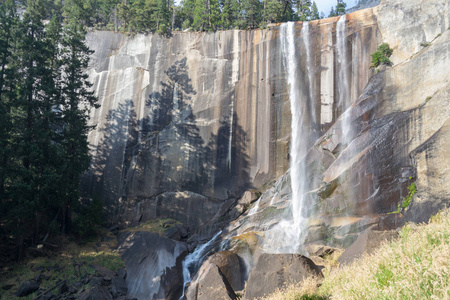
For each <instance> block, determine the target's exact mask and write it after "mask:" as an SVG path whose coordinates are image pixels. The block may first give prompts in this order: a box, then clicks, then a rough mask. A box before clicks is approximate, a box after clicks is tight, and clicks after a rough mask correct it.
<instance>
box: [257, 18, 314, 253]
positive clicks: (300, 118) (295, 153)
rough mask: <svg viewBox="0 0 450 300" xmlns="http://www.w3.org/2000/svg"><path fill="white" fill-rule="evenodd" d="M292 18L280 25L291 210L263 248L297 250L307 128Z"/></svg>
mask: <svg viewBox="0 0 450 300" xmlns="http://www.w3.org/2000/svg"><path fill="white" fill-rule="evenodd" d="M294 25H295V24H294V23H293V22H288V23H285V24H282V25H281V26H280V42H281V50H282V52H283V56H284V66H285V68H286V71H287V79H288V80H287V81H288V86H289V100H290V106H291V114H292V121H291V145H290V177H291V189H292V201H291V211H292V218H291V219H288V220H283V221H281V222H279V223H278V225H277V226H275V227H274V228H273V229H271V230H270V231H269V232H267V236H268V239H267V240H270V241H271V243H270V244H271V245H269V246H268V248H266V249H265V251H266V252H274V253H283V252H284V253H286V252H287V253H301V252H303V249H302V246H303V242H304V238H305V232H306V230H305V228H306V218H305V217H304V212H303V210H304V197H303V195H304V193H305V179H306V169H305V165H304V164H303V163H302V159H303V158H304V157H305V155H306V153H307V149H308V136H309V134H310V132H309V131H308V128H310V126H307V125H308V124H306V121H305V120H307V118H305V114H306V107H307V103H306V101H307V99H306V97H302V93H301V91H300V88H299V83H300V80H298V72H297V70H298V68H299V66H298V64H297V61H300V60H299V59H298V56H299V55H300V54H299V53H296V51H295V27H294Z"/></svg>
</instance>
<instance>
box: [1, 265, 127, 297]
mask: <svg viewBox="0 0 450 300" xmlns="http://www.w3.org/2000/svg"><path fill="white" fill-rule="evenodd" d="M92 267H93V268H94V269H95V272H94V273H93V274H88V273H86V274H84V276H83V277H82V279H81V280H79V281H77V280H76V281H73V280H58V281H57V282H56V284H55V285H52V286H51V287H50V288H42V286H45V285H44V283H45V282H46V280H48V279H49V278H50V277H51V276H49V275H48V272H47V270H46V269H43V270H42V271H41V273H40V274H39V275H37V276H36V279H35V280H31V281H26V282H24V283H22V284H21V285H20V287H19V289H18V290H17V292H16V294H15V295H16V296H17V297H25V296H28V295H30V294H32V293H34V292H37V293H36V294H35V296H34V298H33V299H37V300H51V299H85V300H109V299H111V300H112V299H122V300H132V299H135V298H133V297H129V296H128V295H127V294H128V288H127V284H126V281H125V278H126V276H127V272H126V270H124V269H119V270H118V271H117V272H114V271H111V270H109V269H106V268H104V267H101V266H98V265H92ZM3 289H5V286H3Z"/></svg>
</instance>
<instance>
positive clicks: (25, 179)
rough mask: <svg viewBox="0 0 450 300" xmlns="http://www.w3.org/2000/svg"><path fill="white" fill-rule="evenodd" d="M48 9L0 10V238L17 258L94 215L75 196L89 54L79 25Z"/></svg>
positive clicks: (85, 161)
mask: <svg viewBox="0 0 450 300" xmlns="http://www.w3.org/2000/svg"><path fill="white" fill-rule="evenodd" d="M48 5H49V3H47V2H46V1H43V0H30V1H28V2H27V5H26V10H25V11H24V12H23V13H20V14H19V13H18V11H17V7H16V5H15V3H14V2H13V1H12V0H7V1H4V2H2V3H1V6H0V161H1V163H0V238H1V244H2V246H4V247H7V246H8V245H10V244H11V243H16V246H14V248H15V249H17V252H16V255H17V259H19V260H20V259H21V258H22V257H23V254H24V248H25V247H26V246H30V245H36V244H38V243H45V241H46V240H47V238H48V236H49V235H51V234H53V233H60V232H63V233H73V232H78V233H79V234H83V233H84V232H85V231H86V228H89V227H91V226H93V225H94V223H98V217H99V216H100V212H101V203H98V201H97V202H96V203H87V204H86V205H81V203H80V202H79V194H78V187H79V180H80V175H81V174H82V173H83V172H85V171H86V170H87V169H88V167H89V162H90V159H89V146H88V143H87V134H88V132H89V130H90V128H89V126H88V125H87V120H88V113H89V111H90V109H91V108H92V107H95V106H96V98H95V97H94V96H93V93H92V92H91V90H90V83H89V82H88V78H87V75H86V74H85V73H84V72H85V69H86V68H87V66H88V62H89V54H90V53H91V52H90V50H89V49H88V48H87V46H86V45H85V43H84V36H85V32H84V28H83V25H82V24H80V23H78V22H76V21H75V20H73V19H70V18H66V19H64V23H61V20H60V19H59V18H58V16H57V15H56V14H53V16H49V9H48V8H49V6H48ZM49 17H51V18H50V19H49ZM94 202H95V201H94ZM74 212H78V215H79V216H83V218H81V217H78V218H76V217H75V214H74ZM16 247H17V248H16ZM2 250H4V249H2Z"/></svg>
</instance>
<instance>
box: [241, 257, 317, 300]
mask: <svg viewBox="0 0 450 300" xmlns="http://www.w3.org/2000/svg"><path fill="white" fill-rule="evenodd" d="M309 276H315V277H322V276H323V275H322V273H321V272H320V270H319V268H318V267H317V266H316V265H315V264H314V263H313V261H312V260H310V259H309V258H307V257H305V256H303V255H299V254H268V253H263V254H261V256H260V257H259V259H258V262H257V263H256V265H255V267H254V268H253V270H252V271H251V272H250V275H249V278H248V283H247V288H246V289H245V295H244V299H256V298H260V297H264V296H267V295H270V294H272V293H273V292H275V291H276V290H277V289H278V288H283V287H285V286H286V285H287V284H290V283H297V282H301V281H302V280H304V279H305V278H307V277H309Z"/></svg>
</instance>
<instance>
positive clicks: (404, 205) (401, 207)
mask: <svg viewBox="0 0 450 300" xmlns="http://www.w3.org/2000/svg"><path fill="white" fill-rule="evenodd" d="M409 179H410V180H411V179H412V177H409ZM407 189H408V195H407V196H406V197H403V199H402V201H401V202H400V203H399V204H398V207H397V210H395V211H393V212H392V213H393V214H398V213H400V212H404V211H406V210H407V209H408V207H409V205H410V204H411V201H412V198H413V196H414V194H415V193H416V192H417V189H416V184H415V183H414V182H411V184H410V185H409V186H408V187H407Z"/></svg>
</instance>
